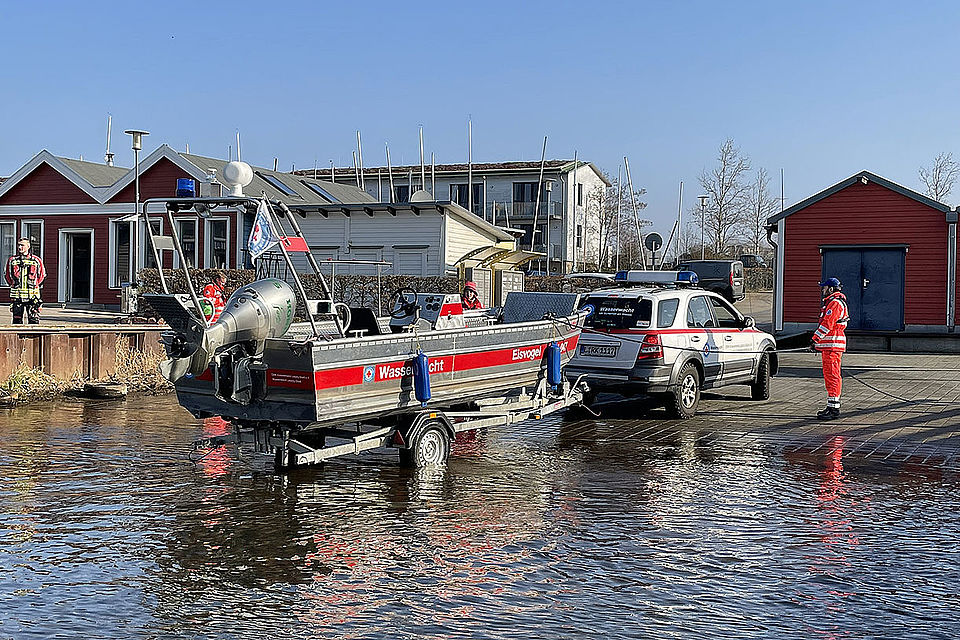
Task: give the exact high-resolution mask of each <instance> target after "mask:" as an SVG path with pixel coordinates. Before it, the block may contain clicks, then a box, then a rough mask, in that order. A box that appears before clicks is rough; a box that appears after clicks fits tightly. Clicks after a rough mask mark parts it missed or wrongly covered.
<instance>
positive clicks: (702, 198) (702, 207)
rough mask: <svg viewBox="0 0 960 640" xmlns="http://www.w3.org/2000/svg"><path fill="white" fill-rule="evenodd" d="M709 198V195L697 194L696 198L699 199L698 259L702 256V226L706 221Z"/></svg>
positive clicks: (703, 246)
mask: <svg viewBox="0 0 960 640" xmlns="http://www.w3.org/2000/svg"><path fill="white" fill-rule="evenodd" d="M709 199H710V196H697V200H699V201H700V259H701V260H703V258H704V248H705V245H704V238H703V228H704V227H705V226H706V222H707V200H709Z"/></svg>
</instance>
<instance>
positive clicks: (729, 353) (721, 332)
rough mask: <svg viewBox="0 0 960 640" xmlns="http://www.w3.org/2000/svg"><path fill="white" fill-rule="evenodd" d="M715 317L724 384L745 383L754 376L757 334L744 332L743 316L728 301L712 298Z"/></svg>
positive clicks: (711, 302) (717, 297)
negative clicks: (739, 381) (738, 381)
mask: <svg viewBox="0 0 960 640" xmlns="http://www.w3.org/2000/svg"><path fill="white" fill-rule="evenodd" d="M709 300H710V306H711V307H712V309H713V317H714V319H715V320H716V321H717V330H716V331H715V332H714V333H715V335H716V336H717V343H718V344H719V346H720V350H719V351H720V354H719V355H720V362H721V364H722V365H723V383H724V384H728V383H729V382H731V381H732V382H736V381H737V379H738V378H739V379H740V380H741V381H743V380H744V379H746V378H750V377H751V376H752V375H753V359H754V354H753V352H754V351H756V345H755V344H754V343H755V342H756V340H755V338H756V333H754V332H752V331H745V330H744V321H743V316H741V315H740V313H738V312H737V310H736V309H734V308H733V306H731V305H730V304H728V303H727V301H726V300H723V299H721V298H720V297H719V296H710V298H709Z"/></svg>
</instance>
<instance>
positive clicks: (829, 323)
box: [813, 291, 850, 352]
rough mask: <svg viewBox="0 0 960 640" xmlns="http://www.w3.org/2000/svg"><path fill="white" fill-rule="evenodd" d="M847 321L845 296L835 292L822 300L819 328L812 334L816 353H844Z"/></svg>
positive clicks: (848, 317)
mask: <svg viewBox="0 0 960 640" xmlns="http://www.w3.org/2000/svg"><path fill="white" fill-rule="evenodd" d="M849 321H850V313H849V311H848V310H847V297H846V296H845V295H843V294H842V293H840V292H839V291H837V292H834V293H831V294H830V295H828V296H827V297H826V298H824V299H823V304H822V305H821V306H820V326H819V327H817V330H816V331H814V332H813V343H814V345H816V348H817V351H840V352H843V351H846V350H847V335H846V330H847V323H848V322H849Z"/></svg>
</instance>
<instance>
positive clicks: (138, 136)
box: [124, 129, 160, 279]
mask: <svg viewBox="0 0 960 640" xmlns="http://www.w3.org/2000/svg"><path fill="white" fill-rule="evenodd" d="M124 133H125V134H127V135H128V136H130V141H131V143H132V147H133V167H134V168H133V183H134V187H133V194H134V195H133V212H134V213H135V214H136V215H137V216H139V215H140V150H141V149H143V136H148V135H150V132H149V131H140V130H138V129H127V130H126V131H124ZM149 232H150V231H149V229H148V230H147V233H149ZM139 235H140V234H139V233H137V236H138V237H139ZM137 244H138V245H139V243H137ZM139 266H140V251H139V246H138V250H137V252H136V253H135V254H134V256H133V278H134V279H135V278H136V277H137V271H139ZM157 267H158V268H159V267H160V265H157Z"/></svg>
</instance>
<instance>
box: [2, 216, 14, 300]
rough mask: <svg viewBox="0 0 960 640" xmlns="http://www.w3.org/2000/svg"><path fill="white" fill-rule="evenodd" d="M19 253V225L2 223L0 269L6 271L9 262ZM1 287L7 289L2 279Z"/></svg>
mask: <svg viewBox="0 0 960 640" xmlns="http://www.w3.org/2000/svg"><path fill="white" fill-rule="evenodd" d="M16 252H17V223H16V222H0V264H2V265H3V266H2V267H0V268H3V269H5V268H6V266H7V260H8V259H9V258H10V256H12V255H13V254H15V253H16ZM0 286H3V287H6V286H9V285H7V281H6V279H0Z"/></svg>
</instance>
